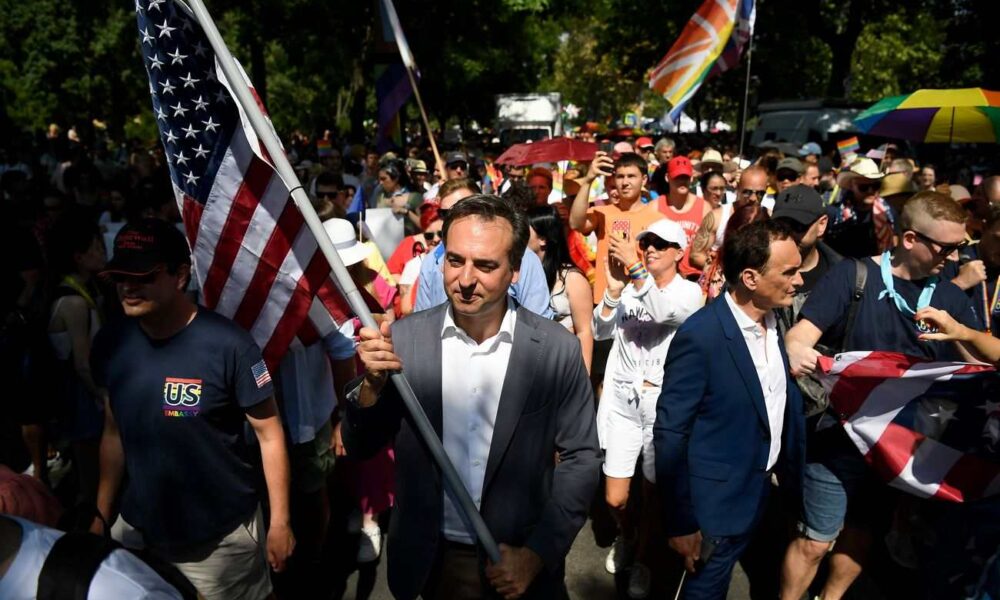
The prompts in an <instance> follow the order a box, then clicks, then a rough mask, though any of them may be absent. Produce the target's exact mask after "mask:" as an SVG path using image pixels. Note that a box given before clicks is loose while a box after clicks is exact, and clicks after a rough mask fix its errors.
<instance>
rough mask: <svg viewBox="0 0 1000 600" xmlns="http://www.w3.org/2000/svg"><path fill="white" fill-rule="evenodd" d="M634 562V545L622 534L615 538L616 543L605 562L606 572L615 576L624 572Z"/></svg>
mask: <svg viewBox="0 0 1000 600" xmlns="http://www.w3.org/2000/svg"><path fill="white" fill-rule="evenodd" d="M631 561H632V544H631V543H629V541H628V540H626V539H625V538H624V537H623V536H621V535H620V534H619V535H618V537H616V538H615V543H614V544H612V546H611V551H610V552H608V558H607V560H605V561H604V570H605V571H607V572H608V573H611V574H612V575H614V574H615V573H617V572H619V571H624V570H625V569H626V568H627V567H628V564H629V563H630V562H631Z"/></svg>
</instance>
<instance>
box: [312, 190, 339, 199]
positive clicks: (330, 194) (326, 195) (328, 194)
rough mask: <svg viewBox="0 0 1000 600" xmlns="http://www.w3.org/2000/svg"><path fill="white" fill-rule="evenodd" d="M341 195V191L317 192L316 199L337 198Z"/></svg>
mask: <svg viewBox="0 0 1000 600" xmlns="http://www.w3.org/2000/svg"><path fill="white" fill-rule="evenodd" d="M339 194H340V192H339V191H337V192H316V197H317V198H336V197H337V196H338V195H339Z"/></svg>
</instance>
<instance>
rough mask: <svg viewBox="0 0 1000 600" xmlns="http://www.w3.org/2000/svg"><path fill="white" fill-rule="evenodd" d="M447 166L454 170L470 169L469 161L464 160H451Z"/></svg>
mask: <svg viewBox="0 0 1000 600" xmlns="http://www.w3.org/2000/svg"><path fill="white" fill-rule="evenodd" d="M445 168H446V169H452V170H457V169H462V170H463V171H468V170H469V163H467V162H464V161H458V162H450V163H448V164H446V165H445Z"/></svg>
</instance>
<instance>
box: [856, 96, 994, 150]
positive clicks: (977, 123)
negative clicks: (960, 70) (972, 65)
mask: <svg viewBox="0 0 1000 600" xmlns="http://www.w3.org/2000/svg"><path fill="white" fill-rule="evenodd" d="M854 123H855V124H857V126H858V128H859V129H860V130H861V131H863V132H865V133H869V134H872V135H881V136H884V137H890V138H898V139H903V140H912V141H916V142H943V143H955V142H957V143H962V142H964V143H974V142H985V143H997V142H998V141H1000V92H991V91H989V90H984V89H982V88H966V89H960V90H917V91H916V92H913V93H912V94H906V95H904V96H892V97H891V98H883V99H882V100H879V101H878V102H876V103H875V104H873V105H872V106H870V107H868V109H867V110H865V111H864V112H862V113H861V114H860V115H858V116H857V117H856V118H855V119H854Z"/></svg>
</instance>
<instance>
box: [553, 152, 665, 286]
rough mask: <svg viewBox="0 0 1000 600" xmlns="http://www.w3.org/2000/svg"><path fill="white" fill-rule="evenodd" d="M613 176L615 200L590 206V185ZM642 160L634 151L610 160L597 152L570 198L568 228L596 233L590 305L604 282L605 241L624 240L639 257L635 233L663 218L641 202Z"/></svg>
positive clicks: (644, 165) (605, 284) (606, 256)
mask: <svg viewBox="0 0 1000 600" xmlns="http://www.w3.org/2000/svg"><path fill="white" fill-rule="evenodd" d="M609 175H613V177H614V181H615V189H616V190H617V194H618V202H617V203H612V204H607V205H605V206H591V205H590V188H591V186H592V185H593V184H594V181H596V180H597V178H598V177H606V176H609ZM646 180H647V177H646V161H645V160H643V158H642V157H641V156H639V155H638V154H635V153H632V152H628V153H625V154H622V155H620V156H619V157H618V158H617V159H615V160H612V158H611V157H610V156H608V155H607V154H605V153H604V152H600V151H598V153H597V156H596V157H594V160H593V161H592V162H591V163H590V168H589V169H588V170H587V174H586V175H584V176H583V177H582V178H580V179H579V180H578V181H579V182H580V191H578V192H577V194H576V197H575V198H574V199H573V205H572V207H571V208H570V213H569V226H570V228H572V229H574V230H576V231H579V232H580V233H581V234H583V235H590V234H591V232H593V233H595V235H596V236H597V264H596V265H595V267H594V276H595V277H594V304H598V303H599V302H600V301H601V298H602V297H604V290H605V288H606V287H607V285H608V281H607V274H606V269H605V263H606V262H607V258H608V244H609V240H610V239H611V237H612V236H616V237H618V239H623V240H628V241H629V242H630V243H631V244H632V247H633V252H634V253H635V259H636V260H637V259H638V258H639V253H638V245H637V243H636V239H635V236H636V235H638V234H639V232H640V231H645V230H646V229H647V228H648V227H649V225H651V224H653V223H654V222H656V221H659V220H660V219H662V218H663V215H661V214H660V213H659V212H658V211H657V210H656V207H655V206H654V205H652V204H643V203H642V188H643V186H644V185H645V184H646Z"/></svg>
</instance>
